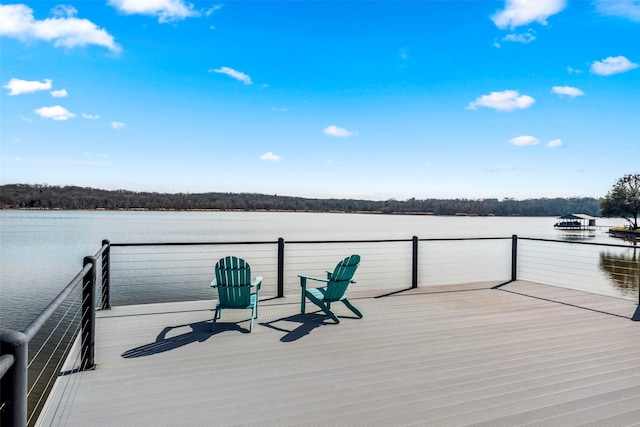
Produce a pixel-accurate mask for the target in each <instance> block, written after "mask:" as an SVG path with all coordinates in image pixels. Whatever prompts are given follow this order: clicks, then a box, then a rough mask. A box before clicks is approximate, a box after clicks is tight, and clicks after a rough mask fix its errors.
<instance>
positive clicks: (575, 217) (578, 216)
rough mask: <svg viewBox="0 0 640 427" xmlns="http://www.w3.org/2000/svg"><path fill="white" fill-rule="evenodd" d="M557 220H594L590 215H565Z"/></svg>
mask: <svg viewBox="0 0 640 427" xmlns="http://www.w3.org/2000/svg"><path fill="white" fill-rule="evenodd" d="M558 219H585V220H586V219H596V218H594V217H592V216H590V215H586V214H567V215H562V216H559V217H558Z"/></svg>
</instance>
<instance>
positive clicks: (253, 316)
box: [249, 308, 258, 333]
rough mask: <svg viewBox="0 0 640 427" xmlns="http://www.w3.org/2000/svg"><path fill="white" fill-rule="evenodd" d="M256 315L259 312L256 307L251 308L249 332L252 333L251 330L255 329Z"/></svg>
mask: <svg viewBox="0 0 640 427" xmlns="http://www.w3.org/2000/svg"><path fill="white" fill-rule="evenodd" d="M256 317H258V314H257V313H256V309H255V308H252V309H251V320H250V321H249V333H251V331H252V330H253V319H255V318H256Z"/></svg>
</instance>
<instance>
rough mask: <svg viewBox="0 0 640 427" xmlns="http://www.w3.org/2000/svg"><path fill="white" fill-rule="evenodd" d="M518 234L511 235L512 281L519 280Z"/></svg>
mask: <svg viewBox="0 0 640 427" xmlns="http://www.w3.org/2000/svg"><path fill="white" fill-rule="evenodd" d="M517 273H518V236H517V235H516V234H513V235H512V236H511V281H512V282H515V281H516V280H518V274H517Z"/></svg>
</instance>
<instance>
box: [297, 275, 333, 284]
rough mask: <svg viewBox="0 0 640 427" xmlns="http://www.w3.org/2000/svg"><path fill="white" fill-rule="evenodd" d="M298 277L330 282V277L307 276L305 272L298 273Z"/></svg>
mask: <svg viewBox="0 0 640 427" xmlns="http://www.w3.org/2000/svg"><path fill="white" fill-rule="evenodd" d="M298 277H299V278H301V279H302V278H305V279H310V280H316V281H318V282H324V283H329V282H330V280H329V279H319V278H317V277H311V276H306V275H304V274H298Z"/></svg>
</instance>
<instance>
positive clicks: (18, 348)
mask: <svg viewBox="0 0 640 427" xmlns="http://www.w3.org/2000/svg"><path fill="white" fill-rule="evenodd" d="M0 354H10V355H12V356H13V366H11V368H9V370H8V371H7V373H6V374H5V375H4V376H3V377H2V379H1V380H0V396H1V397H2V401H1V402H0V403H1V404H3V405H5V406H6V407H3V408H2V411H0V425H3V426H10V427H26V425H27V383H28V382H27V375H28V364H29V338H28V337H27V336H26V335H25V334H23V333H22V332H18V331H11V330H6V331H2V332H0Z"/></svg>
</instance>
